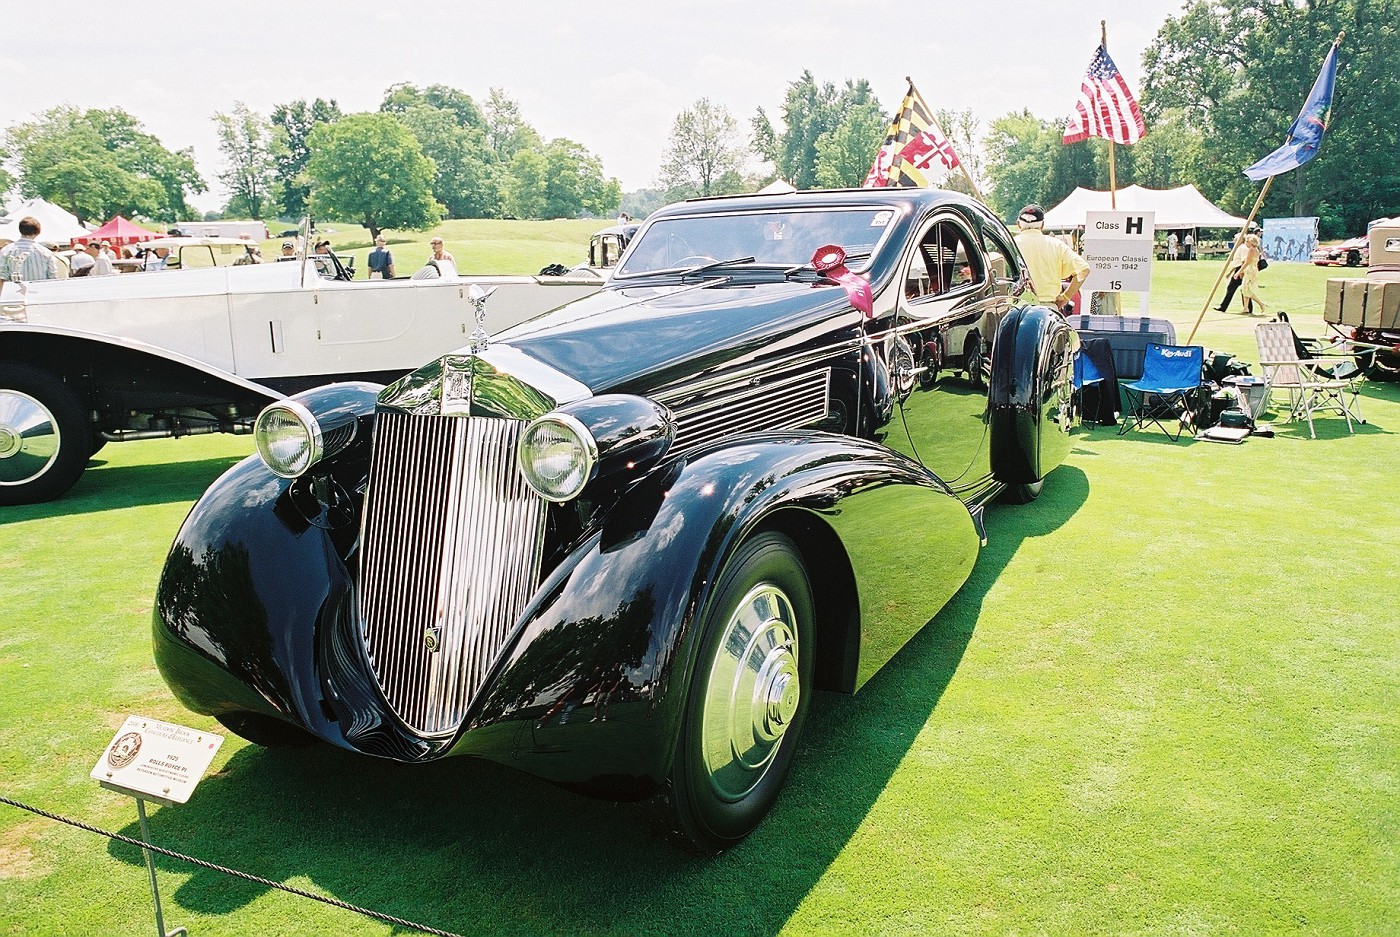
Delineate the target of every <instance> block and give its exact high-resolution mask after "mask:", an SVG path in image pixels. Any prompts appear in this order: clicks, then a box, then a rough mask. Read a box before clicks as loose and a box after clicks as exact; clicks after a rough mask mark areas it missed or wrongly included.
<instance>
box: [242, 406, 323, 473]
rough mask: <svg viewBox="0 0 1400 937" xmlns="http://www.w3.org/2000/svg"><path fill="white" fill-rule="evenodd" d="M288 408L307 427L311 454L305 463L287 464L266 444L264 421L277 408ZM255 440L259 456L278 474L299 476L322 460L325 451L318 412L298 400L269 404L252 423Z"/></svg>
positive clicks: (282, 409) (286, 409)
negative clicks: (274, 457) (281, 461)
mask: <svg viewBox="0 0 1400 937" xmlns="http://www.w3.org/2000/svg"><path fill="white" fill-rule="evenodd" d="M279 410H280V411H285V412H287V413H290V414H291V415H292V416H293V417H294V418H295V419H296V422H297V423H299V424H300V425H301V427H302V429H304V430H305V431H306V435H307V443H308V445H307V450H308V457H307V458H306V460H305V464H304V465H301V466H300V467H287V466H284V465H282V464H281V463H280V462H279V461H278V460H275V459H273V458H272V456H271V455H270V454H269V451H268V446H267V444H266V438H267V436H266V427H265V423H264V421H265V420H267V419H268V417H269V415H270V414H272V413H274V412H275V411H279ZM253 444H254V445H255V446H256V447H257V450H258V457H259V458H261V459H262V462H263V465H266V466H267V468H268V471H270V472H272V474H274V475H276V476H278V477H279V478H300V477H301V476H303V475H305V474H306V473H307V472H309V471H310V470H311V468H312V467H313V466H314V465H316V463H318V462H320V461H321V459H322V458H323V457H324V455H325V436H324V434H323V433H322V431H321V423H320V421H319V420H317V419H316V415H315V414H314V413H312V412H311V410H310V409H308V408H307V407H306V406H305V405H304V404H301V403H298V402H297V401H295V400H279V401H277V402H276V403H274V404H269V405H268V406H266V407H264V408H263V411H262V412H261V413H259V414H258V419H257V421H256V422H255V423H254V424H253Z"/></svg>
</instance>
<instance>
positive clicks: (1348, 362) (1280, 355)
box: [1254, 322, 1366, 439]
mask: <svg viewBox="0 0 1400 937" xmlns="http://www.w3.org/2000/svg"><path fill="white" fill-rule="evenodd" d="M1254 338H1255V341H1256V342H1257V343H1258V345H1259V366H1260V367H1261V368H1262V369H1263V371H1264V380H1265V382H1267V384H1268V388H1269V397H1270V399H1276V398H1278V397H1279V396H1285V397H1286V400H1287V407H1288V419H1289V420H1290V421H1292V420H1307V421H1308V436H1309V437H1311V438H1312V439H1316V438H1317V430H1316V428H1315V427H1314V426H1313V416H1314V415H1315V414H1319V413H1337V414H1340V415H1341V416H1344V417H1346V421H1347V432H1348V433H1352V432H1355V430H1354V429H1353V428H1352V421H1353V420H1355V421H1356V422H1358V423H1363V424H1364V423H1365V422H1366V420H1365V418H1364V417H1362V415H1361V401H1360V397H1359V395H1360V393H1361V388H1360V384H1361V380H1362V377H1363V375H1362V373H1361V369H1360V368H1358V367H1357V366H1356V362H1355V361H1353V360H1352V359H1351V358H1350V357H1343V356H1338V357H1333V358H1318V357H1310V356H1309V355H1307V354H1306V352H1305V351H1304V350H1301V349H1302V343H1301V342H1299V341H1298V338H1297V336H1296V335H1295V334H1294V332H1293V327H1292V326H1291V325H1289V324H1288V323H1287V322H1263V323H1260V324H1259V325H1258V326H1257V327H1256V328H1255V330H1254ZM1348 394H1350V395H1351V402H1350V404H1349V403H1348V402H1347V399H1346V397H1347V395H1348Z"/></svg>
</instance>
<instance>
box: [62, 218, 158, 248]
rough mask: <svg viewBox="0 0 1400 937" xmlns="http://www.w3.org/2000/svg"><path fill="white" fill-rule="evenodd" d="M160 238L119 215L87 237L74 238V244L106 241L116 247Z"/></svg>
mask: <svg viewBox="0 0 1400 937" xmlns="http://www.w3.org/2000/svg"><path fill="white" fill-rule="evenodd" d="M158 237H160V235H159V234H157V233H156V232H154V231H147V230H146V229H145V228H143V227H141V226H140V225H139V224H136V223H135V222H133V221H127V220H126V219H125V218H123V217H122V216H121V215H117V216H116V217H115V218H113V219H112V220H111V221H109V222H107V223H106V224H104V225H103V226H102V227H100V228H98V229H97V230H96V231H92V232H89V234H88V235H87V236H86V237H80V238H74V239H73V243H74V244H86V243H87V242H88V241H106V242H107V243H109V244H112V245H113V246H116V247H121V246H123V245H126V244H135V243H137V242H138V241H149V240H151V239H152V238H158Z"/></svg>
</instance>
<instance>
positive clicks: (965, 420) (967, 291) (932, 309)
mask: <svg viewBox="0 0 1400 937" xmlns="http://www.w3.org/2000/svg"><path fill="white" fill-rule="evenodd" d="M975 230H977V229H976V228H975V227H974V226H973V225H971V224H970V223H969V221H968V220H967V219H966V218H964V217H963V215H961V214H960V213H958V212H954V211H945V212H942V213H939V214H936V215H934V216H933V217H931V218H930V219H928V220H927V221H926V222H925V223H924V225H923V226H922V227H921V228H920V229H919V230H918V236H917V237H916V238H915V239H914V241H913V243H912V245H911V247H910V249H909V250H908V251H907V252H906V254H905V256H904V258H903V260H902V264H903V266H902V267H901V277H902V279H901V280H900V281H899V282H900V283H901V293H902V295H900V297H899V298H898V301H897V302H898V305H897V313H896V326H895V329H894V333H893V336H892V338H891V339H890V340H887V346H888V347H887V354H888V358H889V361H890V374H891V381H892V383H893V385H894V387H893V391H894V394H895V398H896V401H897V422H898V424H899V425H897V426H895V427H892V428H891V432H890V433H889V435H888V436H887V444H890V445H891V446H892V447H893V448H896V449H899V450H901V451H903V452H905V453H906V454H907V455H910V456H912V457H913V458H915V459H918V460H919V461H920V462H922V463H923V464H924V465H925V466H926V467H927V468H928V469H929V470H931V471H932V472H933V473H934V474H936V475H937V476H938V477H939V478H941V479H943V480H944V481H945V482H948V483H950V484H953V483H955V482H957V481H958V480H959V479H962V478H964V477H968V478H969V479H976V478H980V477H981V476H982V475H984V474H985V472H986V455H985V450H986V441H985V436H986V432H987V420H986V411H987V370H988V362H989V361H990V356H991V337H992V334H993V332H994V330H995V327H996V323H997V322H998V321H999V320H1000V318H1001V316H1002V315H1003V314H1004V312H1005V309H1006V306H1007V300H1006V297H1005V295H1002V294H999V293H998V292H997V290H996V289H995V288H994V286H993V282H992V277H991V276H990V273H991V271H989V269H988V263H987V257H986V255H985V254H984V252H983V250H982V247H981V239H980V238H978V237H976V236H975V235H974V233H973V232H974V231H975Z"/></svg>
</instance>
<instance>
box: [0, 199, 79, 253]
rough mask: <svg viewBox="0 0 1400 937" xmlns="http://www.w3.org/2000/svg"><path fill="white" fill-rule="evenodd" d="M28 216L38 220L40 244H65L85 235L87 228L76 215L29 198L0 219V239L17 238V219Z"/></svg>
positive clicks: (10, 239)
mask: <svg viewBox="0 0 1400 937" xmlns="http://www.w3.org/2000/svg"><path fill="white" fill-rule="evenodd" d="M25 216H28V217H30V218H34V219H36V220H37V221H38V222H39V242H40V243H41V244H67V243H69V242H70V241H72V240H73V239H74V238H82V237H86V236H87V233H88V230H87V228H84V227H83V226H82V224H81V223H80V222H79V221H78V219H77V218H76V217H74V216H73V215H71V214H69V213H68V212H66V211H64V210H63V209H61V208H59V207H58V206H57V205H55V204H53V203H52V202H46V201H44V200H43V199H41V198H31V199H30V200H29V201H27V202H24V203H22V204H21V205H20V206H19V207H18V208H16V209H15V210H14V211H12V212H10V213H9V214H8V215H6V216H5V217H4V218H3V219H0V241H18V240H19V220H20V219H21V218H24V217H25Z"/></svg>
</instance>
